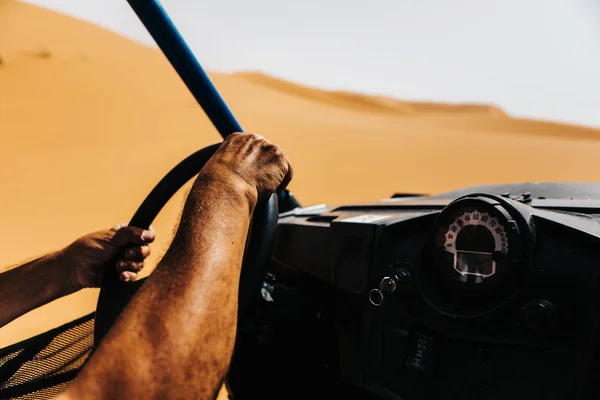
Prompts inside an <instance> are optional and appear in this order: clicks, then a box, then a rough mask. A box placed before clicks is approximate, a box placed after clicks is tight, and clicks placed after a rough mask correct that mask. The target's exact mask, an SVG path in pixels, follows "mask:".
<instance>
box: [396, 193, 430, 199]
mask: <svg viewBox="0 0 600 400" xmlns="http://www.w3.org/2000/svg"><path fill="white" fill-rule="evenodd" d="M423 196H427V195H426V194H416V193H394V194H393V195H392V199H401V198H404V197H423Z"/></svg>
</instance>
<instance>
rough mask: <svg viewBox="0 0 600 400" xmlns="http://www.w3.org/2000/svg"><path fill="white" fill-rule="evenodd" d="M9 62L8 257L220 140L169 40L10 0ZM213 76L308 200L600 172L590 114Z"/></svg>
mask: <svg viewBox="0 0 600 400" xmlns="http://www.w3.org/2000/svg"><path fill="white" fill-rule="evenodd" d="M199 56H200V59H201V58H202V54H199ZM0 60H1V62H0V183H1V186H0V193H1V194H2V196H1V198H0V221H1V224H2V228H3V229H2V230H0V265H8V264H12V263H16V262H18V261H20V260H23V259H26V258H29V257H31V256H33V255H36V254H39V253H42V252H46V251H50V250H53V249H56V248H58V247H61V246H64V245H66V244H67V243H68V242H69V241H70V240H72V239H74V238H75V237H77V236H78V235H81V234H84V233H87V232H89V231H92V230H96V229H99V228H103V227H108V226H110V225H112V224H114V223H115V222H120V221H127V220H128V219H129V217H130V216H131V215H132V214H133V212H134V211H135V209H136V207H137V205H138V204H139V203H140V202H141V201H142V200H143V198H144V197H145V196H146V194H147V193H148V192H149V191H150V190H151V188H152V187H153V185H154V184H155V183H156V182H157V181H158V180H159V179H160V178H161V177H162V176H163V175H164V174H165V173H166V172H167V171H168V170H169V169H170V168H171V167H172V166H173V165H175V164H176V163H177V162H178V161H179V160H181V159H182V158H184V157H185V156H187V155H189V154H190V153H191V152H193V151H195V150H196V149H198V148H199V147H202V146H205V145H207V144H210V143H214V142H217V141H218V140H219V137H218V135H217V134H216V132H215V131H214V129H213V128H212V126H211V124H210V123H209V121H208V120H207V118H206V117H205V116H204V115H203V113H202V111H201V110H200V108H199V107H198V105H197V104H196V103H195V101H194V99H193V98H192V96H191V95H190V94H189V93H188V91H187V89H186V88H185V86H184V85H183V83H182V82H181V81H180V79H179V77H178V76H177V75H176V73H175V72H174V71H173V70H172V68H171V67H170V65H169V64H168V62H167V61H166V60H165V59H164V57H163V56H162V54H161V53H160V52H158V51H157V50H155V49H152V48H148V47H145V46H142V45H140V44H137V43H134V42H132V41H129V40H127V39H124V38H122V37H120V36H118V35H116V34H114V33H111V32H109V31H106V30H104V29H102V28H99V27H97V26H93V25H90V24H87V23H84V22H81V21H77V20H75V19H72V18H69V17H66V16H63V15H60V14H57V13H54V12H51V11H48V10H45V9H41V8H37V7H33V6H30V5H25V4H21V3H18V2H15V1H12V0H0ZM211 77H212V78H213V80H214V82H215V84H216V86H217V87H218V88H219V90H220V91H221V92H222V94H223V96H224V97H225V99H226V101H227V102H228V103H229V105H230V106H231V107H232V109H233V111H234V113H235V114H236V115H237V116H238V118H239V120H240V122H241V123H242V125H243V126H244V127H245V128H246V129H247V130H249V131H256V132H261V133H262V134H264V135H265V136H267V137H269V138H271V139H272V140H273V141H275V142H277V143H279V144H281V145H282V146H283V148H284V149H286V150H287V152H288V153H289V155H290V157H291V159H292V161H293V162H294V164H295V171H296V178H295V181H294V182H293V184H292V190H293V191H294V193H295V194H296V195H297V196H298V197H299V199H300V200H301V201H302V202H303V203H304V204H307V205H308V204H311V203H312V204H314V203H320V202H349V201H362V200H369V199H373V198H378V197H387V196H389V195H391V194H392V193H394V192H398V191H401V192H419V193H431V192H439V191H443V190H448V189H453V188H456V187H458V186H463V185H473V184H482V183H499V182H515V181H552V180H560V181H597V180H600V168H599V164H600V162H599V161H598V154H600V131H598V130H594V129H591V128H585V127H578V126H569V125H564V124H553V123H549V122H539V121H528V120H522V119H513V118H511V117H510V116H508V115H506V114H505V113H504V112H503V111H502V110H500V109H499V108H497V107H494V106H491V105H490V106H488V105H444V104H434V103H431V104H425V103H415V102H410V101H400V100H395V99H390V98H384V97H369V96H365V95H360V94H353V93H331V92H326V91H321V90H318V89H313V88H307V87H304V86H301V85H298V84H293V83H290V82H285V81H281V80H278V79H274V78H270V77H267V76H264V75H260V74H249V73H244V74H234V75H227V74H219V73H213V74H211ZM549 84H551V83H550V82H549ZM181 202H182V195H181V194H179V196H178V197H177V198H176V199H174V200H173V201H172V202H171V203H170V204H169V206H168V207H167V209H166V210H165V211H164V213H163V214H162V215H161V216H160V218H159V220H158V221H156V223H155V226H156V229H157V231H158V234H159V238H160V240H159V243H158V244H157V245H156V246H155V252H154V256H153V259H152V261H156V259H157V258H158V256H159V255H160V253H161V252H160V250H161V249H164V248H165V246H166V245H167V244H168V242H169V239H170V233H171V231H172V229H173V225H174V223H175V221H176V217H177V214H178V212H179V208H180V205H181ZM156 250H158V251H156ZM96 295H97V293H96V291H93V290H90V291H86V292H82V293H79V294H76V295H74V296H71V297H69V298H67V299H62V300H59V301H57V302H55V303H53V304H51V305H49V306H47V307H45V308H42V309H40V310H37V311H35V312H33V313H31V314H30V315H28V316H25V317H23V318H21V319H19V320H18V321H15V322H14V323H12V324H10V325H9V326H7V327H5V328H4V329H1V330H0V346H4V345H6V344H8V343H10V342H13V341H16V340H18V339H22V338H24V337H26V336H29V335H33V334H35V333H37V332H41V331H44V330H46V329H48V328H49V327H51V326H55V325H58V324H60V323H62V322H66V321H68V320H71V319H73V318H75V317H77V316H79V315H82V314H83V313H84V312H87V311H90V310H92V309H93V308H94V305H95V297H96Z"/></svg>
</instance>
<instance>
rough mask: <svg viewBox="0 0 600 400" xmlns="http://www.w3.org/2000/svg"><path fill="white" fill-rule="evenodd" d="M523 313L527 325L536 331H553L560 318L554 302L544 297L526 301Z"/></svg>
mask: <svg viewBox="0 0 600 400" xmlns="http://www.w3.org/2000/svg"><path fill="white" fill-rule="evenodd" d="M521 315H522V317H523V320H524V322H525V324H526V325H527V327H528V328H529V329H532V330H534V331H536V332H551V331H552V330H553V329H554V327H555V325H556V322H557V319H558V316H557V313H556V307H555V306H554V304H552V303H550V302H549V301H547V300H543V299H537V300H531V301H529V302H527V303H525V305H523V308H522V310H521Z"/></svg>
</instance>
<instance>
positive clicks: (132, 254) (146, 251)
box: [124, 245, 150, 261]
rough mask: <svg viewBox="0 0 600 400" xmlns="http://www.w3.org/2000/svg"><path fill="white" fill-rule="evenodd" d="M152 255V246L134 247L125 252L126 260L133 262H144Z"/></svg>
mask: <svg viewBox="0 0 600 400" xmlns="http://www.w3.org/2000/svg"><path fill="white" fill-rule="evenodd" d="M149 255H150V246H147V245H143V246H134V247H132V248H130V249H128V250H127V251H126V252H125V255H124V258H125V259H127V260H131V261H144V259H145V258H146V257H148V256H149Z"/></svg>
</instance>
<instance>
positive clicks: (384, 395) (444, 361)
mask: <svg viewBox="0 0 600 400" xmlns="http://www.w3.org/2000/svg"><path fill="white" fill-rule="evenodd" d="M598 215H600V184H596V185H594V184H524V185H499V186H487V187H475V188H468V189H465V190H460V191H455V192H450V193H448V194H442V195H436V196H431V197H399V198H391V199H383V200H379V201H375V202H370V203H363V204H351V205H344V206H325V205H321V206H313V207H308V208H304V209H296V210H294V211H291V212H289V213H286V214H282V215H281V217H280V222H279V227H278V237H277V242H276V247H275V250H274V257H273V258H274V264H273V266H272V268H271V272H272V275H271V278H272V279H273V281H274V282H276V283H273V284H272V286H270V289H269V291H270V295H269V296H267V297H272V298H271V299H270V300H271V301H270V302H268V304H267V302H264V303H263V304H262V305H261V306H260V307H259V308H260V309H261V310H260V311H259V313H261V315H263V317H264V315H267V314H269V313H271V314H269V315H271V317H269V318H268V321H269V322H268V324H271V325H272V326H273V327H274V329H275V330H277V329H278V328H277V326H278V324H281V322H278V321H281V318H282V317H281V318H279V319H278V318H277V317H273V315H275V314H277V312H279V313H281V314H282V315H286V317H285V318H288V319H289V316H290V314H293V313H294V312H293V311H292V310H293V309H298V307H296V308H292V307H291V306H290V302H289V300H287V299H288V298H289V296H288V295H287V293H289V292H290V291H291V292H293V293H295V294H298V293H303V294H302V295H299V296H300V297H301V298H302V299H303V300H300V301H298V300H297V299H298V297H295V298H296V300H295V302H296V303H295V304H296V305H297V304H304V305H305V307H308V308H309V309H310V310H311V311H310V312H306V313H305V314H306V315H311V313H313V312H314V309H312V308H310V307H313V306H314V307H316V309H318V310H321V311H317V314H318V315H321V318H322V319H323V318H324V319H327V320H328V321H329V322H328V324H325V325H322V324H321V323H319V324H316V322H315V321H314V320H312V319H311V318H312V317H311V318H298V319H297V325H295V327H290V329H291V330H292V331H294V332H300V331H305V330H309V331H310V332H312V333H311V334H310V335H308V334H306V335H307V337H309V336H310V337H312V338H313V339H311V340H307V341H301V340H300V341H298V340H296V341H294V342H293V343H291V342H289V341H287V340H285V339H284V338H282V337H280V339H281V341H280V342H277V343H279V344H278V345H276V346H275V345H274V344H271V347H269V348H270V349H271V351H272V352H273V353H272V354H274V355H273V357H279V358H278V360H279V363H278V367H277V369H278V370H279V371H281V370H285V369H286V366H287V367H289V368H292V366H295V367H297V368H299V367H298V366H302V369H301V371H302V372H301V373H300V372H297V373H296V374H295V375H294V377H292V376H286V377H285V378H284V377H282V376H280V377H279V378H278V373H280V372H278V371H271V372H269V376H270V380H271V382H272V381H273V380H277V379H279V380H280V381H281V382H285V384H286V386H285V387H286V389H282V390H288V395H287V396H285V397H287V398H291V397H294V395H293V394H294V393H295V394H297V395H298V396H299V397H301V396H300V395H299V393H303V394H304V395H306V393H313V392H314V391H316V390H318V388H317V387H312V386H311V385H310V383H309V382H311V381H314V382H320V383H319V385H320V386H323V384H324V383H323V382H326V381H327V379H329V380H331V384H332V387H335V388H337V389H335V390H342V388H345V389H344V390H346V392H344V393H346V394H347V393H351V394H352V396H354V397H352V396H351V397H352V398H365V399H366V398H380V399H390V400H392V399H393V400H396V399H403V400H413V399H415V400H416V399H439V400H443V399H484V400H488V399H489V400H495V399H509V398H510V399H517V400H518V399H527V400H535V399H550V400H553V399H556V400H559V399H560V400H566V399H596V398H600V378H598V377H600V342H598V339H599V336H598V322H599V317H600V312H599V311H600V310H599V306H600V297H599V296H600V290H599V289H600V288H599V287H598V286H599V284H600V218H599V217H598ZM278 285H279V286H278ZM302 296H304V297H302ZM308 304H312V306H310V307H309V306H308ZM315 304H319V305H318V306H316V305H315ZM267 310H271V311H267ZM276 310H279V311H276ZM323 310H328V311H327V313H324V312H323ZM305 311H306V310H305ZM265 313H266V314H265ZM263 321H264V319H263ZM253 323H256V321H254V322H253ZM286 326H288V327H289V325H286ZM317 326H319V327H320V328H317ZM325 326H326V327H327V328H325ZM319 337H322V338H323V340H326V338H327V340H329V342H328V343H330V347H335V349H334V350H335V352H334V355H332V353H331V352H326V353H327V357H323V358H322V357H321V356H320V355H319V354H320V353H319V354H317V353H314V352H312V351H311V349H314V348H317V347H319V346H320V345H322V343H321V341H320V339H318V338H319ZM273 343H274V342H273ZM291 347H294V348H295V349H296V350H297V352H296V353H294V354H297V356H296V357H291V358H288V357H283V358H282V356H281V354H285V352H286V348H288V349H289V348H291ZM265 349H266V347H265V348H263V350H264V351H266V350H265ZM299 349H302V350H299ZM263 354H268V352H266V353H263ZM302 354H305V355H307V354H311V356H310V357H309V356H306V357H305V356H302ZM282 364H283V365H282ZM324 365H326V366H327V367H326V369H327V370H328V371H329V372H328V373H327V374H325V375H326V376H328V377H329V378H327V379H325V380H323V376H325V375H323V373H319V377H320V378H319V379H316V378H314V377H311V374H309V373H308V372H307V371H313V372H314V371H319V370H321V369H322V368H325V367H324ZM294 371H297V370H296V369H294ZM315 373H316V372H315ZM302 382H303V383H302ZM282 388H283V386H282ZM290 388H296V389H295V390H294V389H292V390H291V391H289V390H290ZM300 388H302V389H304V390H300ZM311 390H312V391H313V392H311ZM332 390H333V389H332ZM335 390H334V391H333V392H328V393H336V392H335ZM314 393H316V392H314ZM340 393H341V392H340ZM263 395H264V393H263ZM294 398H296V397H294Z"/></svg>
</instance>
